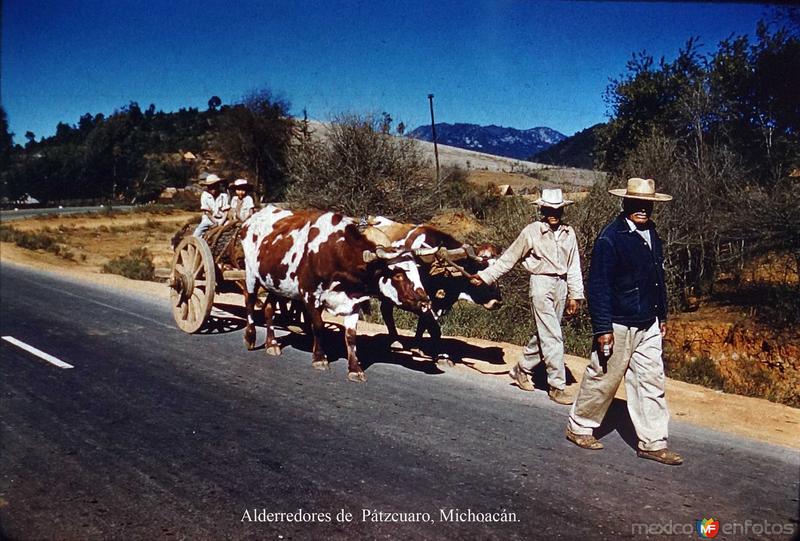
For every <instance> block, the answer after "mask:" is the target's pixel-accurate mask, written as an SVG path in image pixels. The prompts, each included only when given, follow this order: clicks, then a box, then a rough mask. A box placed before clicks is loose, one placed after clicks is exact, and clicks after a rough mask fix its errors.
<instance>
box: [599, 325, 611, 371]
mask: <svg viewBox="0 0 800 541" xmlns="http://www.w3.org/2000/svg"><path fill="white" fill-rule="evenodd" d="M612 353H614V333H613V332H609V333H606V334H601V335H599V336H598V337H597V358H598V359H599V360H600V367H601V368H602V369H603V373H604V374H605V373H606V372H608V358H609V357H611V354H612Z"/></svg>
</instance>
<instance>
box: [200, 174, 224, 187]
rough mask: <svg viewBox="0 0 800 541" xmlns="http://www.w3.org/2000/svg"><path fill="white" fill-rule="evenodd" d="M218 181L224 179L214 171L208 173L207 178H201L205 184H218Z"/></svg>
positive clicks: (201, 182)
mask: <svg viewBox="0 0 800 541" xmlns="http://www.w3.org/2000/svg"><path fill="white" fill-rule="evenodd" d="M218 182H222V179H221V178H219V177H218V176H217V175H215V174H213V173H212V174H210V175H208V176H207V177H206V178H205V179H203V180H201V181H200V184H201V185H203V186H212V185H214V184H217V183H218Z"/></svg>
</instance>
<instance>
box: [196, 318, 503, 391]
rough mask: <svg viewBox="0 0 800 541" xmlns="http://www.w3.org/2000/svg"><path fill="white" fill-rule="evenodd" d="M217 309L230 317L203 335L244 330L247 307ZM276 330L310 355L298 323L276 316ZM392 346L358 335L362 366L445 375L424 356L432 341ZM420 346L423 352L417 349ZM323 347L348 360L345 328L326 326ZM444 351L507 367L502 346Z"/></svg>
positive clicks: (454, 344)
mask: <svg viewBox="0 0 800 541" xmlns="http://www.w3.org/2000/svg"><path fill="white" fill-rule="evenodd" d="M214 308H215V309H219V310H222V311H224V312H226V313H227V314H229V315H230V316H231V317H216V316H212V317H211V318H209V321H208V323H207V324H206V327H207V329H204V330H203V331H201V334H214V333H227V332H234V331H237V330H240V329H243V328H244V326H245V324H246V318H247V312H246V310H245V308H244V306H240V305H235V304H227V303H216V304H214ZM254 319H255V324H256V326H258V327H263V326H264V313H263V311H262V310H256V312H255V318H254ZM275 326H276V328H278V329H283V330H288V331H290V332H289V334H288V335H285V336H282V337H278V338H277V340H278V343H279V344H280V346H281V347H282V348H283V347H292V348H294V349H297V350H299V351H305V352H308V353H309V354H310V353H311V350H312V346H313V341H312V338H311V335H310V333H309V332H303V331H302V329H301V327H300V326H298V324H297V323H296V322H294V321H287V320H286V319H284V318H282V316H281V314H280V313H277V314H276V315H275ZM298 331H301V332H298ZM390 342H391V340H390V339H389V336H388V335H385V334H379V335H374V336H370V335H364V334H362V335H359V336H358V357H359V361H360V362H361V366H362V367H363V368H364V369H365V370H367V369H368V368H369V367H370V366H372V365H373V364H377V363H384V364H394V365H398V366H402V367H404V368H408V369H409V370H415V371H417V372H423V373H425V374H432V375H435V374H442V373H443V372H442V370H441V369H440V368H439V367H438V366H437V365H436V363H435V362H433V360H432V359H431V357H430V356H429V355H427V354H426V353H424V352H425V351H430V349H429V347H428V344H429V343H430V338H424V339H423V340H422V343H421V344H418V343H417V342H416V341H415V340H414V338H413V337H410V336H401V337H400V342H401V343H402V344H403V349H399V350H398V349H392V348H391V347H390ZM420 345H421V349H420V348H419V347H418V346H420ZM322 346H323V349H324V350H325V354H326V355H327V356H328V359H329V360H330V361H331V362H334V361H338V360H346V359H347V350H346V349H345V345H344V327H343V326H342V325H339V324H336V323H331V322H326V323H325V332H324V333H323V336H322ZM262 349H264V344H263V343H259V345H258V347H256V350H262ZM441 351H442V352H445V353H447V354H448V355H450V358H451V359H452V360H453V361H454V362H460V361H461V360H462V359H465V358H469V359H475V360H479V361H484V362H486V363H490V364H497V365H502V364H504V360H503V348H501V347H499V346H489V347H481V346H476V345H473V344H469V343H467V342H463V341H461V340H457V339H454V338H445V339H442V341H441Z"/></svg>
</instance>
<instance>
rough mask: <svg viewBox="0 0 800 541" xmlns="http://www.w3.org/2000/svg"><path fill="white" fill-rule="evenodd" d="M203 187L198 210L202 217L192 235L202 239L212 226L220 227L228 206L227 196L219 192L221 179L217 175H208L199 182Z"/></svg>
mask: <svg viewBox="0 0 800 541" xmlns="http://www.w3.org/2000/svg"><path fill="white" fill-rule="evenodd" d="M200 184H201V185H203V186H205V190H204V191H203V193H202V195H200V210H201V211H202V212H203V216H202V217H201V218H200V223H199V224H198V226H197V227H196V228H195V230H194V233H193V235H194V236H195V237H203V236H204V234H205V232H206V231H207V230H208V229H209V228H210V227H213V226H218V225H222V224H223V223H224V222H225V219H226V216H227V214H226V213H227V211H228V208H229V207H230V205H229V204H228V194H227V193H226V192H221V189H220V187H221V185H222V179H221V178H219V177H218V176H217V175H214V174H211V175H208V176H207V177H206V178H205V180H202V181H200Z"/></svg>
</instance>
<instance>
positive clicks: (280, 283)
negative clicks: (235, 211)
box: [239, 205, 430, 382]
mask: <svg viewBox="0 0 800 541" xmlns="http://www.w3.org/2000/svg"><path fill="white" fill-rule="evenodd" d="M239 235H240V239H241V241H242V248H243V250H244V260H245V276H246V278H245V285H246V293H245V305H246V307H247V326H246V328H245V333H244V341H245V345H246V346H247V348H248V349H253V348H254V346H255V339H256V331H255V326H254V324H253V314H254V310H255V302H256V293H257V291H258V287H259V286H260V287H264V288H265V289H266V290H267V292H268V295H267V300H266V302H265V303H264V318H265V321H266V327H267V340H266V351H267V353H268V354H270V355H279V354H280V346H279V345H278V342H277V341H276V340H275V332H274V329H273V326H272V317H273V314H274V311H275V301H276V300H277V299H278V298H280V299H290V300H294V301H297V302H299V303H300V304H301V305H302V306H303V308H304V309H305V312H306V314H307V315H308V317H309V319H310V322H311V330H312V336H313V340H314V345H313V349H312V366H313V367H314V368H318V369H320V370H325V369H327V368H328V360H327V358H326V357H325V353H324V351H323V349H322V344H321V332H322V330H323V321H322V311H323V310H328V311H329V312H330V313H332V314H335V315H339V316H344V326H345V345H346V348H347V362H348V375H347V377H348V379H349V380H351V381H357V382H358V381H366V375H365V374H364V371H363V370H362V368H361V365H360V364H359V362H358V358H357V356H356V325H357V323H358V312H359V309H360V308H362V307H364V305H365V304H367V305H368V302H369V298H370V297H373V296H376V297H379V298H381V299H382V300H383V301H385V302H390V303H392V304H395V305H397V306H400V307H402V308H404V309H406V310H410V311H413V312H417V313H427V312H429V311H430V300H429V299H428V296H427V295H426V294H425V290H424V288H423V286H422V283H421V281H420V276H419V272H418V270H417V266H416V264H415V262H414V258H413V255H412V254H411V253H410V252H387V251H386V250H385V249H384V248H382V247H379V246H376V245H375V243H374V242H372V241H370V240H369V239H368V238H367V237H365V236H364V235H363V234H362V233H361V232H360V231H359V229H358V222H357V221H355V220H353V219H351V218H347V217H345V216H342V215H341V214H336V213H333V212H321V211H315V210H305V211H289V210H285V209H281V208H278V207H276V206H273V205H268V206H267V207H265V208H264V209H262V210H261V211H260V212H258V213H257V214H254V215H253V216H251V217H250V218H249V219H248V220H247V221H246V222H245V224H244V226H243V227H242V230H241V231H240V233H239Z"/></svg>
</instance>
